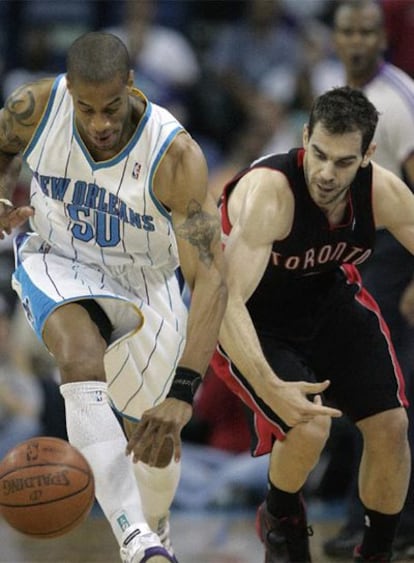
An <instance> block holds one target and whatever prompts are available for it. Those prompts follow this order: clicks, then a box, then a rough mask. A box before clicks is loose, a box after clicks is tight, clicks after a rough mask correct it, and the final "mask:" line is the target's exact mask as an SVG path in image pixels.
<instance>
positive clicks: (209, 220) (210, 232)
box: [177, 199, 220, 266]
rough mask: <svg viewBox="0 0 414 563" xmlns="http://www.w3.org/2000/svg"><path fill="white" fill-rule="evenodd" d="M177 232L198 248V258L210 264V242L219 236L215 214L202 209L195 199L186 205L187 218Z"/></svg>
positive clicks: (212, 256)
mask: <svg viewBox="0 0 414 563" xmlns="http://www.w3.org/2000/svg"><path fill="white" fill-rule="evenodd" d="M177 234H178V235H179V236H180V237H182V238H183V239H186V240H188V242H189V243H190V244H192V245H193V246H195V247H196V248H197V249H198V252H199V257H200V260H201V261H202V262H203V263H204V264H206V266H211V264H212V263H213V258H214V254H213V252H212V250H211V244H212V242H213V241H214V240H216V239H217V238H218V237H219V236H220V222H219V220H218V219H217V217H216V216H213V215H210V214H209V213H206V212H205V211H203V210H202V208H201V205H200V204H199V203H198V201H196V200H194V199H193V200H191V201H190V203H189V204H188V207H187V218H186V220H185V221H184V223H183V224H182V225H180V227H179V228H178V229H177Z"/></svg>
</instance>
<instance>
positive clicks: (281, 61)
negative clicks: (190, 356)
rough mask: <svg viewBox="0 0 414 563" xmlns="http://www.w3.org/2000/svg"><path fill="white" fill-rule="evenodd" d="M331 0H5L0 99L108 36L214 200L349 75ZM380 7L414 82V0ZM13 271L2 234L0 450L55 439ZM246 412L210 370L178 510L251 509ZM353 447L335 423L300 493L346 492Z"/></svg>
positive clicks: (330, 495) (22, 196) (283, 142)
mask: <svg viewBox="0 0 414 563" xmlns="http://www.w3.org/2000/svg"><path fill="white" fill-rule="evenodd" d="M339 3H340V2H339V0H338V1H337V0H306V1H303V0H244V1H243V0H230V1H226V0H219V1H214V0H205V1H202V0H201V1H198V0H191V1H188V0H184V1H181V0H165V1H161V0H159V1H156V0H154V1H148V2H147V1H140V0H115V1H111V0H95V1H88V0H66V1H65V2H62V1H60V0H27V1H20V0H2V1H1V2H0V97H1V99H2V103H3V102H4V101H5V100H6V98H7V96H8V95H9V94H10V92H12V91H13V90H14V89H15V88H16V87H18V86H19V85H20V84H23V83H26V82H28V81H32V80H36V79H38V78H40V77H43V76H50V75H53V74H56V73H60V72H64V68H65V53H66V50H67V47H68V46H69V45H70V44H71V43H72V41H73V40H74V39H75V38H76V37H77V36H78V35H80V34H81V33H83V32H86V31H91V30H107V31H110V32H112V33H115V34H118V35H119V36H120V37H121V38H122V39H123V40H124V41H125V43H126V45H127V46H128V48H129V51H130V54H131V56H132V61H133V66H134V70H135V82H136V85H137V87H138V88H140V89H141V90H142V91H143V92H144V93H145V94H146V96H147V97H148V98H149V99H150V100H151V101H152V102H155V103H159V104H161V105H163V106H165V107H167V108H168V109H169V110H170V111H171V112H172V113H173V114H174V115H175V116H176V117H177V118H178V119H179V120H180V121H181V122H182V123H183V124H184V125H185V127H186V128H187V129H188V130H189V131H190V133H191V134H192V135H193V136H194V138H195V139H196V140H197V141H198V142H199V144H200V145H201V147H202V148H203V150H204V153H205V155H206V157H207V161H208V164H209V169H210V188H211V190H212V192H213V194H214V196H215V197H216V199H218V197H219V194H220V191H221V189H222V187H223V184H224V183H225V182H226V181H227V180H229V179H230V178H231V177H232V175H233V174H234V173H235V172H236V171H238V170H239V169H241V168H242V167H243V166H244V165H246V164H248V163H250V162H251V161H252V160H253V159H255V158H257V157H258V156H261V155H263V154H267V153H271V152H283V151H285V150H288V149H290V148H291V147H292V146H298V145H300V144H301V136H302V128H303V123H304V121H305V119H306V115H307V112H308V110H309V108H310V105H311V103H312V101H313V99H314V97H315V96H317V95H319V94H321V93H322V92H323V91H325V90H326V89H328V88H330V87H332V86H338V85H341V84H344V83H345V82H346V74H345V69H344V67H343V64H342V62H341V61H340V60H339V58H338V56H337V53H336V52H335V48H334V42H333V25H334V20H333V18H334V13H335V10H336V8H337V6H338V4H339ZM379 4H380V5H381V7H382V8H383V10H384V17H385V27H386V31H387V36H388V44H387V49H386V52H385V58H386V60H387V61H389V62H391V63H393V64H394V65H396V66H397V67H399V68H400V69H402V70H404V71H405V72H406V73H407V74H408V75H410V76H411V77H414V57H413V56H412V47H411V45H410V40H411V38H412V37H413V36H414V0H382V1H379ZM28 182H29V177H28V175H27V173H26V172H25V169H23V173H22V175H21V178H20V184H19V189H18V190H17V191H16V194H15V203H16V204H20V203H23V202H25V201H27V195H28ZM14 234H15V233H14ZM12 269H13V256H12V237H7V238H6V239H5V240H3V241H0V383H1V385H0V457H2V456H3V455H4V453H5V451H7V449H9V448H10V447H11V446H12V445H13V444H14V443H17V442H20V441H22V440H23V439H26V438H28V437H30V436H31V435H38V434H48V435H52V436H59V437H65V429H64V428H65V425H64V408H63V402H62V399H61V397H60V394H59V391H58V386H57V374H56V370H55V367H54V364H53V361H52V360H51V358H50V357H49V356H48V354H47V353H46V352H45V351H44V350H43V347H42V346H41V345H40V343H38V342H37V341H36V338H35V336H34V335H32V333H31V330H30V328H29V326H28V325H27V323H26V321H25V319H24V317H23V314H22V311H21V309H20V306H19V305H18V304H17V302H16V299H15V296H14V294H13V292H12V290H11V287H10V276H11V272H12ZM413 343H414V342H411V346H412V344H413ZM407 375H408V374H406V376H407ZM243 408H244V407H243V406H242V405H241V403H240V402H239V401H238V399H237V398H236V397H235V396H234V395H232V394H231V393H230V392H229V391H228V390H227V389H226V388H225V387H224V386H223V384H222V383H220V382H219V381H218V380H217V378H216V377H215V375H214V373H213V372H212V371H209V372H208V374H207V376H206V380H205V383H204V385H203V386H202V387H201V389H200V391H199V393H198V395H197V398H196V403H195V411H194V417H193V420H192V422H191V423H190V424H189V425H188V427H187V428H186V429H185V431H184V440H185V445H186V447H185V449H184V458H183V459H184V463H183V477H182V484H181V486H180V488H179V491H178V493H177V496H176V501H175V502H176V505H177V507H183V508H186V507H187V506H193V505H194V502H196V503H197V504H198V505H199V506H200V507H204V508H208V507H211V506H215V507H218V506H223V504H224V505H226V506H234V505H237V506H240V505H243V506H250V505H254V506H255V505H256V503H257V499H260V498H262V496H263V490H264V488H265V487H266V469H265V468H266V466H267V462H266V461H265V460H262V461H260V460H252V459H251V458H250V454H249V433H248V430H247V426H246V421H245V418H244V413H243ZM355 448H357V446H355V439H354V437H353V436H352V435H350V434H349V432H348V430H347V428H346V422H344V421H343V420H340V421H338V422H336V423H335V425H334V429H333V432H332V437H331V440H330V442H329V443H328V447H327V449H326V454H325V455H324V457H323V459H322V462H320V464H319V465H318V467H317V468H316V470H315V472H314V478H313V479H311V480H310V482H309V484H308V487H309V491H308V495H309V497H310V498H311V497H312V498H314V499H319V500H322V501H332V499H338V500H341V499H342V500H344V499H345V498H346V491H347V489H348V488H349V487H351V486H352V479H353V464H354V459H355V458H354V457H353V456H352V455H351V453H350V452H352V451H354V450H355ZM355 455H357V454H355ZM261 464H262V465H261ZM212 476H214V479H212ZM413 545H414V538H413Z"/></svg>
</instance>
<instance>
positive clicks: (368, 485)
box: [357, 407, 411, 561]
mask: <svg viewBox="0 0 414 563" xmlns="http://www.w3.org/2000/svg"><path fill="white" fill-rule="evenodd" d="M357 426H358V427H359V429H360V430H361V432H362V436H363V442H364V445H363V453H362V458H361V465H360V470H359V492H360V498H361V501H362V503H363V505H364V507H365V529H364V537H363V541H362V544H361V546H360V548H359V553H360V554H361V556H362V557H364V558H365V559H366V560H371V559H369V558H370V557H374V556H377V557H379V554H383V555H382V556H383V557H384V554H385V556H388V557H389V558H390V557H391V546H392V542H393V539H394V535H395V531H396V528H397V525H398V522H399V518H400V514H401V511H402V508H403V506H404V502H405V498H406V494H407V489H408V482H409V477H410V466H411V457H410V449H409V444H408V439H407V429H408V419H407V414H406V411H405V409H403V408H401V407H400V408H396V409H391V410H387V411H385V412H382V413H379V414H376V415H374V416H370V417H368V418H365V419H363V420H361V421H359V422H358V423H357ZM387 554H389V555H387ZM361 560H364V559H361ZM382 560H384V561H385V560H388V559H382Z"/></svg>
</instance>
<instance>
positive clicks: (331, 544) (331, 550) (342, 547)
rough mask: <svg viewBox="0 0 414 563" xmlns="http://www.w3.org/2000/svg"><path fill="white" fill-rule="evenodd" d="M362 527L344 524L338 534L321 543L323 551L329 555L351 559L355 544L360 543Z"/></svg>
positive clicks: (362, 532)
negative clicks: (357, 527)
mask: <svg viewBox="0 0 414 563" xmlns="http://www.w3.org/2000/svg"><path fill="white" fill-rule="evenodd" d="M363 534H364V531H363V529H362V528H361V529H356V528H354V527H350V526H347V525H345V526H344V527H343V528H341V529H340V531H339V532H338V534H337V535H336V536H334V537H333V538H331V539H330V540H327V541H326V542H324V543H323V546H322V547H323V551H324V553H325V555H329V557H337V558H343V559H351V558H352V556H353V555H354V549H355V546H357V545H358V544H360V543H361V541H362V536H363Z"/></svg>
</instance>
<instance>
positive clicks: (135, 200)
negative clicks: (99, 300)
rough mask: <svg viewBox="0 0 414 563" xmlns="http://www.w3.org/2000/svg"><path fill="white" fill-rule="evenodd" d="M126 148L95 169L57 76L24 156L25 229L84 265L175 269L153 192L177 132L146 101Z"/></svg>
mask: <svg viewBox="0 0 414 563" xmlns="http://www.w3.org/2000/svg"><path fill="white" fill-rule="evenodd" d="M134 94H135V95H136V96H139V97H141V98H142V99H143V100H144V101H145V104H146V109H145V112H144V114H143V116H142V117H141V120H140V122H139V124H138V126H137V128H136V130H135V132H134V134H133V136H132V138H131V139H130V140H129V142H128V144H127V145H126V146H125V147H124V148H123V149H122V151H121V152H120V153H119V154H118V155H116V156H114V157H113V158H111V159H109V160H106V161H103V162H95V161H94V160H93V158H92V157H91V155H90V154H89V152H88V150H87V148H86V146H85V144H84V143H83V141H82V139H81V138H80V136H79V133H78V131H77V128H76V126H75V121H74V109H73V104H72V97H71V96H70V94H69V92H68V90H67V87H66V78H65V76H64V75H61V76H59V77H57V79H56V81H55V83H54V86H53V89H52V93H51V95H50V98H49V101H48V104H47V107H46V110H45V112H44V115H43V117H42V120H41V121H40V123H39V125H38V127H37V130H36V132H35V134H34V136H33V138H32V140H31V142H30V143H29V145H28V147H27V148H26V150H25V152H24V157H25V159H26V161H27V163H28V165H29V167H30V169H31V170H32V172H33V180H32V184H31V200H30V203H31V205H32V206H33V207H34V209H35V215H34V217H33V220H32V228H33V229H34V231H36V232H37V233H39V235H40V236H41V237H42V239H43V240H44V241H46V242H47V243H49V244H50V245H51V246H52V247H53V248H54V250H55V251H56V252H58V253H61V254H62V255H64V256H66V257H68V258H73V259H74V260H76V261H78V262H82V263H85V264H103V265H105V266H108V267H113V266H115V267H116V266H144V267H145V266H147V267H149V268H156V269H165V268H166V269H167V270H172V269H175V268H176V266H177V265H178V254H177V246H176V240H175V236H174V233H173V230H172V227H171V220H170V215H169V213H168V212H167V211H166V209H165V208H164V207H163V205H162V204H161V203H160V202H159V201H158V200H157V198H156V197H155V196H154V192H153V179H154V175H155V173H156V171H157V168H158V166H159V165H160V162H161V160H162V158H163V156H164V155H165V153H166V151H167V149H168V148H169V146H170V145H171V143H172V141H173V140H174V138H175V137H176V135H177V134H178V133H179V132H181V131H182V130H183V127H182V125H181V124H180V123H179V122H178V121H177V120H176V119H175V118H174V117H173V116H172V115H171V114H170V113H169V112H168V111H167V110H165V109H163V108H161V107H159V106H157V105H155V104H153V103H151V102H149V101H148V100H147V99H146V98H145V97H144V96H143V94H142V93H141V92H139V91H138V90H134Z"/></svg>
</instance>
